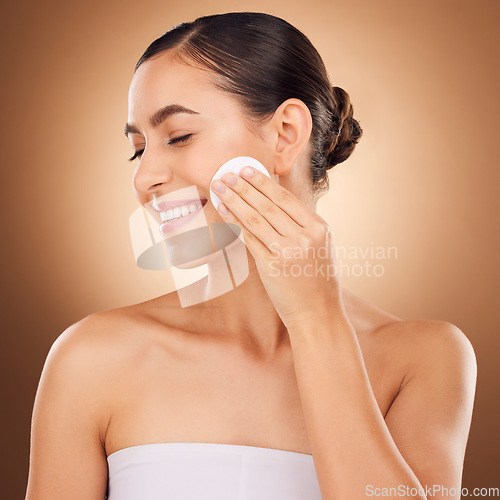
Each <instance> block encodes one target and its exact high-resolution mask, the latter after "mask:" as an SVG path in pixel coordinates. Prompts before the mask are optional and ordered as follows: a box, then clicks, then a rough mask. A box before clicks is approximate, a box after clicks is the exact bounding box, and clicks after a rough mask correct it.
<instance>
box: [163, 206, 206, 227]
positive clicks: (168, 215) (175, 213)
mask: <svg viewBox="0 0 500 500" xmlns="http://www.w3.org/2000/svg"><path fill="white" fill-rule="evenodd" d="M200 208H201V204H200V203H196V204H195V203H191V204H189V205H182V206H180V207H175V208H173V209H172V208H170V209H168V210H167V211H166V212H160V220H161V221H162V222H166V221H169V220H172V219H178V218H179V217H185V216H186V215H189V214H191V213H193V212H196V211H197V210H198V209H200Z"/></svg>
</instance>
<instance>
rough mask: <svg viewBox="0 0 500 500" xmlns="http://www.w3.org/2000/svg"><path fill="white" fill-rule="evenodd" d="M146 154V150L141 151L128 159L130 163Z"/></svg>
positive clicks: (135, 152)
mask: <svg viewBox="0 0 500 500" xmlns="http://www.w3.org/2000/svg"><path fill="white" fill-rule="evenodd" d="M142 153H144V149H139V151H134V156H132V157H131V158H129V159H128V161H133V160H135V159H136V158H137V157H138V156H141V155H142Z"/></svg>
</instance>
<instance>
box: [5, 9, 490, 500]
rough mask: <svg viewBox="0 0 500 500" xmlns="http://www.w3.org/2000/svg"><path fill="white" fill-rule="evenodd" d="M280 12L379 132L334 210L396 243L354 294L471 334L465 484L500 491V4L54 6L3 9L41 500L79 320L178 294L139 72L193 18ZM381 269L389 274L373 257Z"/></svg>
mask: <svg viewBox="0 0 500 500" xmlns="http://www.w3.org/2000/svg"><path fill="white" fill-rule="evenodd" d="M245 10H252V11H264V12H268V13H270V14H275V15H278V16H280V17H283V18H284V19H286V20H287V21H289V22H291V23H292V24H293V25H295V26H296V27H298V28H299V29H301V30H302V31H303V32H304V33H305V34H306V35H307V36H309V38H310V39H311V40H312V42H313V43H314V44H315V46H316V47H317V49H318V50H319V52H320V54H321V55H322V56H323V58H324V60H325V63H326V65H327V68H328V71H329V74H330V77H331V80H332V83H333V84H334V85H338V86H341V87H343V88H344V89H346V90H347V92H349V94H350V96H351V98H352V101H353V103H354V109H355V116H356V117H357V118H358V120H359V121H360V123H361V125H362V127H363V129H364V137H363V138H362V140H361V142H360V144H359V145H358V147H357V149H356V151H355V152H354V154H353V156H352V157H351V158H350V159H349V160H348V161H347V162H346V163H344V164H341V165H339V166H337V167H336V168H335V169H334V170H333V171H332V173H331V177H330V179H331V189H330V192H329V193H328V194H327V195H326V196H325V197H324V198H323V199H322V200H321V202H320V205H319V211H320V214H321V215H322V216H323V217H324V218H325V219H326V220H327V221H329V222H330V223H331V225H332V228H333V231H334V235H335V243H336V245H337V246H357V247H362V248H366V247H369V246H370V245H371V244H372V242H373V245H374V246H383V247H387V246H396V247H397V252H398V253H397V259H390V260H386V261H382V264H383V265H384V274H383V276H381V277H378V278H375V277H367V276H361V277H353V276H345V277H343V279H342V280H343V284H344V286H345V287H346V288H347V289H349V290H351V291H352V292H354V293H356V294H357V295H359V296H361V297H362V298H364V299H366V300H368V301H370V302H372V303H374V304H376V305H378V306H379V307H382V308H383V309H385V310H388V311H390V312H392V313H394V314H396V315H398V316H400V317H402V318H405V319H414V318H434V319H441V320H446V321H449V322H451V323H453V324H455V325H457V326H458V327H459V328H460V329H462V331H463V332H464V333H465V334H466V335H467V336H468V338H469V339H470V340H471V342H472V344H473V346H474V349H475V352H476V356H477V360H478V385H477V392H476V403H475V410H474V416H473V422H472V428H471V433H470V436H469V444H468V448H467V454H466V460H465V467H464V476H463V485H464V486H466V487H469V488H473V487H476V486H478V487H487V486H497V487H498V486H500V484H499V480H498V471H499V470H500V451H499V450H500V436H499V433H498V417H499V406H500V405H499V372H500V369H499V363H498V353H499V347H500V340H499V338H500V337H499V334H500V321H499V316H498V307H499V306H498V302H499V298H500V294H499V286H498V277H499V272H498V271H499V266H498V254H499V252H498V248H499V243H500V241H499V232H498V228H499V220H498V213H499V210H498V209H499V201H498V200H499V197H498V196H496V195H497V194H498V188H499V185H500V184H499V168H498V153H497V151H498V144H499V139H498V134H499V127H498V120H499V118H498V117H499V113H500V109H499V101H498V97H497V96H498V89H499V88H500V81H499V80H500V79H499V66H498V62H499V50H498V49H499V41H500V40H499V37H500V32H499V31H498V30H497V28H498V26H499V25H500V22H499V21H500V3H499V2H498V1H497V0H489V1H488V0H476V1H472V0H470V1H464V0H446V1H443V0H440V1H437V2H436V1H435V0H425V1H422V0H420V1H419V2H402V1H398V0H364V1H361V0H357V1H348V2H347V1H342V2H340V1H339V2H336V1H328V2H327V1H324V2H319V1H316V2H314V1H312V2H303V1H300V2H299V1H296V0H281V1H279V2H273V3H272V4H271V3H270V2H267V1H266V2H264V1H253V2H245V1H212V2H211V3H210V6H209V5H208V3H207V2H203V1H201V0H197V1H191V2H188V3H182V5H181V2H167V1H149V2H148V1H145V2H141V3H140V4H139V2H137V1H135V2H132V1H129V0H125V1H123V0H122V1H117V0H115V1H108V2H104V3H102V2H98V1H95V0H92V1H87V2H83V1H74V2H68V1H62V0H58V1H54V0H50V1H48V2H34V1H31V2H22V3H20V4H18V5H15V4H14V3H12V2H9V3H8V4H4V5H2V17H3V22H2V31H1V37H2V40H1V44H0V46H1V51H2V80H1V85H2V92H1V99H2V107H1V109H2V120H1V128H2V130H1V140H2V146H1V149H2V170H1V172H2V178H1V189H2V195H1V197H0V201H1V203H2V210H1V214H2V226H1V227H2V236H1V245H0V248H1V252H2V260H1V262H2V271H3V272H2V289H1V293H2V297H1V299H2V300H1V308H2V311H1V314H2V316H1V317H2V349H1V355H2V360H1V367H2V373H1V381H2V394H1V398H2V399H1V400H2V405H3V406H2V431H3V439H2V453H1V455H2V461H3V462H4V463H3V464H1V467H2V470H3V471H5V472H6V473H7V476H8V478H7V479H4V480H3V481H2V486H3V488H4V495H2V496H3V498H9V499H10V498H12V499H14V498H21V497H23V495H24V493H25V488H26V481H27V474H28V458H29V439H30V422H31V412H32V406H33V401H34V397H35V391H36V388H37V384H38V380H39V377H40V374H41V370H42V367H43V363H44V361H45V358H46V355H47V353H48V350H49V348H50V346H51V345H52V343H53V342H54V340H55V339H56V338H57V337H58V336H59V335H60V334H61V332H62V331H63V330H64V329H65V328H67V327H68V326H69V325H70V324H72V323H74V322H76V321H78V320H79V319H81V318H83V317H84V316H86V315H88V314H91V313H93V312H95V311H102V310H107V309H111V308H115V307H120V306H123V305H127V304H132V303H136V302H139V301H143V300H147V299H149V298H152V297H155V296H158V295H161V294H163V293H166V292H167V291H169V290H171V288H172V286H171V280H169V277H168V275H166V274H161V273H160V274H159V273H158V272H154V271H145V270H142V269H139V268H138V267H137V266H136V265H135V262H134V259H133V254H132V249H131V244H130V239H129V233H128V217H129V215H130V214H131V213H132V211H133V210H135V209H136V208H137V207H138V202H137V201H136V200H135V198H134V196H133V192H132V186H131V181H132V174H133V166H131V164H130V163H129V162H128V161H127V158H128V157H129V156H130V155H131V151H132V149H131V146H130V144H129V143H128V141H127V139H126V138H125V136H124V135H123V126H124V123H125V121H126V119H127V93H128V87H129V84H130V80H131V77H132V74H133V67H134V65H135V63H136V61H137V60H138V58H139V56H140V55H141V54H142V52H143V50H144V49H145V48H146V46H147V45H148V44H149V43H150V42H151V41H153V39H155V38H157V37H158V36H160V35H161V34H162V33H164V32H165V31H166V30H168V29H170V28H172V27H173V26H174V25H175V24H177V23H179V22H181V21H191V20H193V19H194V18H196V17H198V16H201V15H206V14H213V13H220V12H229V11H245ZM370 262H372V263H374V264H375V263H377V262H378V263H380V261H370Z"/></svg>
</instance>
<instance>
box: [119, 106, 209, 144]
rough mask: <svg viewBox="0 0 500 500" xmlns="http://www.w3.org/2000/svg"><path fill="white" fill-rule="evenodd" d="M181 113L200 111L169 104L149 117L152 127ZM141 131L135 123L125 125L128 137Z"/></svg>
mask: <svg viewBox="0 0 500 500" xmlns="http://www.w3.org/2000/svg"><path fill="white" fill-rule="evenodd" d="M179 113H189V114H191V115H199V114H200V113H198V111H193V110H192V109H189V108H186V107H185V106H181V105H180V104H169V105H168V106H165V107H163V108H161V109H159V110H158V111H156V112H155V113H154V114H153V115H151V117H150V118H149V123H150V124H151V126H152V127H158V125H160V124H161V123H163V122H164V121H165V120H166V119H167V118H169V117H170V116H173V115H177V114H179ZM140 133H141V132H140V131H139V129H138V128H137V127H136V126H135V125H134V124H133V123H127V124H126V125H125V135H126V136H127V137H128V135H129V134H140Z"/></svg>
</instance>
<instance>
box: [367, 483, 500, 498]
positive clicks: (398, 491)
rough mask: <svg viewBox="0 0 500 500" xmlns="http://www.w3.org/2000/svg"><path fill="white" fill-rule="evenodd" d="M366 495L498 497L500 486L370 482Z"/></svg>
mask: <svg viewBox="0 0 500 500" xmlns="http://www.w3.org/2000/svg"><path fill="white" fill-rule="evenodd" d="M365 493H366V496H367V497H419V498H422V497H425V498H432V497H433V496H437V495H439V498H442V497H448V496H449V497H452V498H456V497H457V496H458V495H460V497H461V498H463V497H468V496H470V497H498V496H500V488H473V489H470V490H469V489H468V488H465V487H463V488H448V487H446V486H444V485H443V484H432V485H426V486H425V487H424V486H422V487H421V488H415V487H411V486H408V485H406V484H400V485H398V486H393V487H390V488H389V487H388V488H380V487H375V486H373V485H372V484H367V485H366V491H365Z"/></svg>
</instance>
